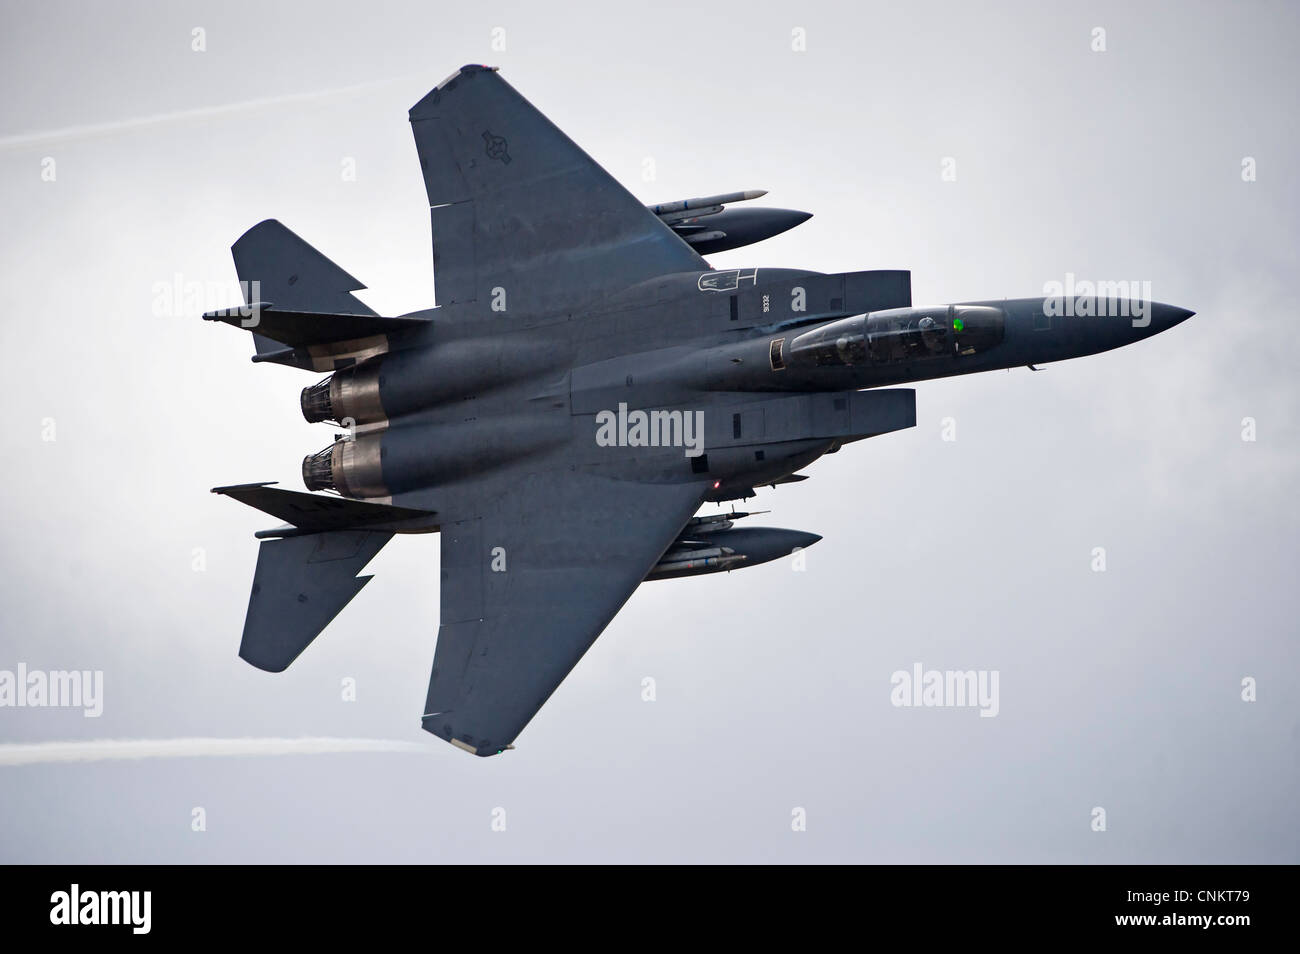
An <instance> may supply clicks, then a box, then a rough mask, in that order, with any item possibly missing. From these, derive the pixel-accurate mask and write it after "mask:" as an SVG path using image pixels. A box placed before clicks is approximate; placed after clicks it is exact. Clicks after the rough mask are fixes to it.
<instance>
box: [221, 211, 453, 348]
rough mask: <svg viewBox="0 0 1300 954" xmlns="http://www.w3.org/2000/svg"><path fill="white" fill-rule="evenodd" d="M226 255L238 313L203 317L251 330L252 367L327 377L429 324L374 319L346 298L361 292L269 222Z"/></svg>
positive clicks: (246, 235)
mask: <svg viewBox="0 0 1300 954" xmlns="http://www.w3.org/2000/svg"><path fill="white" fill-rule="evenodd" d="M230 252H231V255H232V256H234V259H235V271H236V273H238V275H239V282H240V287H241V288H242V289H243V293H244V307H243V308H227V309H223V310H220V311H213V312H209V313H207V314H205V315H204V316H203V317H204V318H205V319H207V320H209V321H224V322H226V323H227V324H231V325H236V326H238V327H241V328H245V329H247V330H248V331H251V332H252V334H253V343H254V347H255V348H256V350H257V354H256V355H255V357H254V358H253V360H254V361H271V362H275V363H277V364H288V365H292V366H294V367H300V368H305V369H308V370H314V371H332V370H334V369H335V368H336V367H343V366H346V365H348V364H352V363H355V362H356V361H359V360H362V359H364V358H366V357H369V356H371V355H375V354H382V353H383V352H385V351H387V350H388V349H389V338H388V336H389V335H392V334H395V333H401V332H406V331H413V330H417V329H420V328H423V327H427V326H428V324H429V322H428V321H426V320H424V319H419V318H381V317H380V316H379V315H377V314H376V313H375V312H374V310H373V309H371V308H370V307H368V306H367V305H366V304H365V302H363V301H361V300H360V299H359V298H357V297H356V296H355V295H353V294H352V292H355V291H360V290H361V289H363V288H365V287H366V286H365V285H363V284H362V283H361V282H359V281H358V280H357V279H355V278H353V277H352V276H351V275H349V274H348V273H347V272H345V271H344V270H343V269H342V268H340V267H339V266H338V265H336V264H334V263H333V262H331V261H330V260H329V259H328V258H326V257H325V256H324V255H322V254H321V253H320V252H318V251H317V250H316V249H314V248H312V247H311V246H310V245H308V244H307V243H306V242H305V241H303V240H302V238H300V237H299V236H298V235H296V234H294V233H293V232H291V231H290V230H289V229H287V228H285V226H284V225H282V224H281V223H280V222H277V221H276V220H275V219H267V220H266V221H265V222H259V223H258V224H257V225H254V226H253V227H252V228H251V229H249V230H248V231H247V232H245V233H244V234H243V235H241V236H240V237H239V240H238V241H237V242H235V244H234V245H233V246H231V249H230Z"/></svg>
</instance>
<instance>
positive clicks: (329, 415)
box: [299, 375, 334, 424]
mask: <svg viewBox="0 0 1300 954" xmlns="http://www.w3.org/2000/svg"><path fill="white" fill-rule="evenodd" d="M333 380H334V377H333V375H331V376H330V377H328V378H326V379H325V380H324V381H318V382H316V383H315V384H313V385H311V386H310V387H305V388H303V389H302V397H301V398H299V403H300V404H301V405H302V416H303V417H305V418H306V419H307V423H308V424H319V423H320V422H321V421H332V420H334V406H333V404H332V403H331V402H330V384H331V383H332V382H333Z"/></svg>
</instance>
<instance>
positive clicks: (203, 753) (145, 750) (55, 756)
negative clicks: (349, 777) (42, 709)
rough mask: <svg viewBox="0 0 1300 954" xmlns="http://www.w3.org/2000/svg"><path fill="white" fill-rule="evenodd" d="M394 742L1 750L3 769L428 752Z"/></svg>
mask: <svg viewBox="0 0 1300 954" xmlns="http://www.w3.org/2000/svg"><path fill="white" fill-rule="evenodd" d="M428 751H429V749H428V747H427V746H424V745H420V744H419V743H418V742H399V741H397V740H394V739H331V738H316V737H308V738H301V739H275V738H270V739H89V740H86V741H82V742H33V743H30V744H26V743H9V744H0V766H6V765H36V764H40V763H50V762H100V761H103V760H105V759H114V760H116V759H184V758H200V757H207V756H223V755H225V756H230V755H235V756H240V755H323V754H329V753H335V752H428Z"/></svg>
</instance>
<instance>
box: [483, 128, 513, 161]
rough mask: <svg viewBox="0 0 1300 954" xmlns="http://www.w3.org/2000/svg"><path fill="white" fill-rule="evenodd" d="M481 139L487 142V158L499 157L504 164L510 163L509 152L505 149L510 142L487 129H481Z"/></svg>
mask: <svg viewBox="0 0 1300 954" xmlns="http://www.w3.org/2000/svg"><path fill="white" fill-rule="evenodd" d="M483 141H484V142H485V143H487V154H488V158H489V159H500V160H501V161H502V162H504V163H505V164H506V165H509V164H510V153H509V152H507V151H506V150H507V149H508V148H509V147H510V144H509V143H508V142H506V141H505V139H504V138H502V137H501V136H494V135H492V133H491V132H489V131H488V130H486V129H485V130H483Z"/></svg>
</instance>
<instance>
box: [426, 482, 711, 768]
mask: <svg viewBox="0 0 1300 954" xmlns="http://www.w3.org/2000/svg"><path fill="white" fill-rule="evenodd" d="M497 488H498V491H497V492H496V493H485V494H484V495H483V496H482V497H481V498H480V499H479V500H478V501H477V502H476V504H475V505H473V506H471V507H469V508H468V510H469V512H467V513H465V514H464V515H463V518H462V519H459V520H456V521H454V522H444V523H443V525H442V619H441V624H442V625H441V627H440V628H439V630H438V649H437V652H436V654H435V656H434V660H433V676H432V678H431V680H430V682H429V696H428V700H427V702H426V705H425V710H424V711H425V715H424V719H423V725H424V728H425V729H427V730H428V731H429V732H432V733H433V734H434V735H437V736H439V737H440V738H443V739H446V740H447V741H449V742H451V743H452V744H453V745H456V746H459V747H460V748H463V749H465V750H467V751H469V752H473V753H474V754H476V755H485V756H486V755H495V754H497V753H498V752H500V751H501V750H502V749H504V748H506V746H508V745H509V744H510V743H511V742H513V741H514V739H515V737H516V736H517V735H518V734H519V733H520V732H521V731H522V730H523V728H524V726H525V725H527V724H528V721H529V720H530V719H531V718H532V717H533V715H534V714H536V712H537V710H538V709H540V708H541V707H542V704H543V703H544V702H546V700H547V699H548V698H549V697H550V695H551V693H552V692H554V691H555V689H556V687H557V686H559V684H560V683H561V682H562V681H563V679H564V677H565V676H567V675H568V674H569V671H570V670H571V669H573V667H574V666H575V665H577V662H578V660H579V659H581V658H582V654H583V653H585V652H586V651H587V649H588V647H590V646H591V644H592V643H593V642H595V641H596V637H597V636H599V635H600V633H601V631H602V630H603V629H604V628H605V626H606V625H607V624H608V623H609V621H610V620H611V619H612V618H613V617H614V614H615V613H617V612H618V611H619V609H620V608H621V607H622V605H623V604H624V603H625V602H626V601H627V598H628V597H629V596H631V595H632V591H633V590H635V589H636V588H637V585H638V584H640V583H641V581H642V580H643V579H644V578H645V575H646V574H647V573H648V572H649V571H650V568H651V567H653V566H654V564H655V562H656V561H657V560H658V559H659V557H660V556H661V555H662V554H663V552H664V550H665V549H666V548H667V546H668V545H669V544H670V543H671V542H672V541H673V539H674V538H675V537H676V536H677V534H678V533H679V532H680V531H681V529H682V527H683V526H685V524H686V521H687V520H688V519H689V518H690V516H691V515H692V514H693V513H694V512H695V511H696V510H697V509H698V508H699V506H700V504H701V503H702V502H703V500H704V494H705V491H706V488H707V485H706V484H644V483H638V482H635V481H624V480H614V479H611V478H607V477H597V476H592V475H586V474H582V473H577V472H574V471H570V470H568V468H564V469H563V470H556V471H552V472H549V473H543V474H533V475H530V476H528V477H526V478H524V479H523V480H521V481H518V482H516V483H513V484H512V485H509V486H508V487H507V485H506V484H505V483H504V482H503V481H498V482H497Z"/></svg>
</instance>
